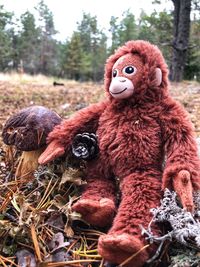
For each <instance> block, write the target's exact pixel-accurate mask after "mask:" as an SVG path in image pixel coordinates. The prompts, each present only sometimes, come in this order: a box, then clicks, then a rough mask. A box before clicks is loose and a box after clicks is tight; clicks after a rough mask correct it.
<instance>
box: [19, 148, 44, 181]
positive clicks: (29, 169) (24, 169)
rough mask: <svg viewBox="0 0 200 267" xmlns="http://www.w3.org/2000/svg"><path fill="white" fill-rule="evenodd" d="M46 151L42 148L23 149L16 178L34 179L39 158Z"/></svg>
mask: <svg viewBox="0 0 200 267" xmlns="http://www.w3.org/2000/svg"><path fill="white" fill-rule="evenodd" d="M43 151H44V148H40V149H38V150H34V151H23V152H22V155H21V157H20V160H19V164H18V166H17V169H16V173H15V176H16V178H19V177H20V178H26V179H30V180H32V179H33V178H34V171H35V170H36V169H37V167H38V158H39V156H40V155H41V154H42V152H43Z"/></svg>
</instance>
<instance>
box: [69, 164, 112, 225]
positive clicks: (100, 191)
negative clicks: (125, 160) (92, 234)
mask: <svg viewBox="0 0 200 267" xmlns="http://www.w3.org/2000/svg"><path fill="white" fill-rule="evenodd" d="M86 180H87V184H86V186H85V188H84V191H83V193H82V196H81V199H80V200H79V201H77V202H76V203H75V204H74V205H73V207H72V209H73V210H74V211H76V212H79V213H81V215H82V218H83V219H84V220H85V221H87V222H88V223H90V224H92V225H95V226H100V227H104V226H107V225H110V224H111V223H112V219H113V217H114V215H115V210H116V205H115V195H116V188H115V183H114V179H108V178H106V177H105V173H104V174H103V172H101V171H99V169H98V166H92V165H91V166H89V168H88V171H87V179H86Z"/></svg>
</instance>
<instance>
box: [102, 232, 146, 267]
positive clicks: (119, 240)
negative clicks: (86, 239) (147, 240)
mask: <svg viewBox="0 0 200 267" xmlns="http://www.w3.org/2000/svg"><path fill="white" fill-rule="evenodd" d="M143 247H144V245H143V244H142V242H141V241H140V240H139V239H138V238H136V237H134V236H131V235H129V234H120V235H117V234H107V235H103V236H101V237H100V238H99V244H98V251H99V254H100V255H101V256H102V257H103V258H104V259H105V260H107V261H109V262H112V263H117V264H121V263H122V262H124V261H125V260H126V259H128V258H129V257H131V256H132V255H134V254H135V253H137V252H139V251H140V250H141V249H142V248H143ZM147 259H148V253H147V251H146V250H145V249H144V250H141V251H140V252H139V253H138V254H137V255H135V257H134V258H132V259H131V260H130V261H129V262H127V264H126V265H123V266H124V267H133V266H134V267H141V266H143V264H144V263H145V261H146V260H147Z"/></svg>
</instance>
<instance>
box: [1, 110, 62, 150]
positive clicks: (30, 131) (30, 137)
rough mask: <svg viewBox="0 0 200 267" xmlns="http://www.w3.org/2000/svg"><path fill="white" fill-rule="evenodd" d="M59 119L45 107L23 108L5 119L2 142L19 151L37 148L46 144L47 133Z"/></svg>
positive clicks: (59, 121)
mask: <svg viewBox="0 0 200 267" xmlns="http://www.w3.org/2000/svg"><path fill="white" fill-rule="evenodd" d="M61 120H62V119H61V117H60V116H59V115H58V114H57V113H56V112H54V111H52V110H50V109H48V108H46V107H42V106H32V107H28V108H24V109H22V110H20V111H19V112H18V113H16V114H14V115H12V116H11V117H10V118H9V119H8V120H7V121H6V123H5V125H4V127H3V131H2V137H3V142H4V143H5V144H7V145H14V146H16V147H17V149H19V150H21V151H32V150H37V149H39V148H41V147H42V146H45V145H46V138H47V136H48V134H49V133H50V132H51V131H52V130H53V128H54V127H55V126H56V125H58V124H60V123H61Z"/></svg>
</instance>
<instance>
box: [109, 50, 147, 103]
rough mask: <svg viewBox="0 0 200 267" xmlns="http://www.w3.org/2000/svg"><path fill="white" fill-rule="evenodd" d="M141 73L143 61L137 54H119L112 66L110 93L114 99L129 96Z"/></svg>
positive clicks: (140, 77)
mask: <svg viewBox="0 0 200 267" xmlns="http://www.w3.org/2000/svg"><path fill="white" fill-rule="evenodd" d="M142 75H143V62H142V59H141V57H140V56H139V55H137V54H132V53H128V54H126V55H124V56H121V57H120V58H119V59H118V60H117V61H116V62H115V63H114V65H113V68H112V82H111V84H110V88H109V92H110V94H111V95H112V96H113V97H114V98H116V99H125V98H129V97H131V96H132V94H133V93H134V89H135V87H137V83H138V81H140V80H141V79H142Z"/></svg>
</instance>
